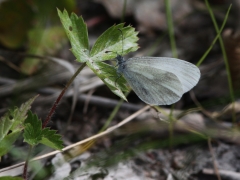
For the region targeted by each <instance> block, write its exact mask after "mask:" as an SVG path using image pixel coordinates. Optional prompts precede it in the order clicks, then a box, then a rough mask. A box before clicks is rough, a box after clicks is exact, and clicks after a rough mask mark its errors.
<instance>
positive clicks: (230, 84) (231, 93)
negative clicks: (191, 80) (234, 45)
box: [205, 0, 236, 123]
mask: <svg viewBox="0 0 240 180" xmlns="http://www.w3.org/2000/svg"><path fill="white" fill-rule="evenodd" d="M205 4H206V6H207V9H208V11H209V14H210V17H211V19H212V22H213V25H214V28H215V31H216V32H217V33H219V31H220V30H219V27H218V25H217V22H216V19H215V17H214V14H213V11H212V9H211V6H210V4H209V3H208V0H205ZM230 7H231V6H230ZM219 43H220V47H221V50H222V54H223V60H224V63H225V67H226V71H227V79H228V88H229V91H230V97H231V102H232V103H233V104H234V101H235V97H234V92H233V86H232V79H231V73H230V68H229V64H228V59H227V53H226V50H225V47H224V43H223V39H222V37H221V36H219ZM232 121H233V123H235V122H236V115H235V112H234V107H233V111H232Z"/></svg>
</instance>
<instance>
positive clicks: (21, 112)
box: [10, 95, 38, 132]
mask: <svg viewBox="0 0 240 180" xmlns="http://www.w3.org/2000/svg"><path fill="white" fill-rule="evenodd" d="M37 97H38V95H37V96H35V97H33V98H31V99H29V100H28V101H27V102H25V103H24V104H22V105H21V106H20V108H15V109H14V110H10V116H12V119H13V120H14V123H13V125H12V127H11V130H12V131H13V132H15V131H21V130H22V129H23V122H24V120H25V119H26V118H27V112H28V110H29V109H30V108H31V104H32V103H33V101H34V100H35V99H36V98H37Z"/></svg>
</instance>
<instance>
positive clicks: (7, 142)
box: [0, 131, 21, 156]
mask: <svg viewBox="0 0 240 180" xmlns="http://www.w3.org/2000/svg"><path fill="white" fill-rule="evenodd" d="M20 133H21V132H20V131H19V132H11V133H10V134H8V135H6V136H4V138H3V139H2V140H1V141H0V156H3V155H4V154H7V153H8V151H9V150H10V149H11V148H12V144H13V143H14V142H15V141H16V140H17V138H18V137H19V135H20Z"/></svg>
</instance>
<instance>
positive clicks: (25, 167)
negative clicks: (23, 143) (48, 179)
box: [23, 145, 33, 180]
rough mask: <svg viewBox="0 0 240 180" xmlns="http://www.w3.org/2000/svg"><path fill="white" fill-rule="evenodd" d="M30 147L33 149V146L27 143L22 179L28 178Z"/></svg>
mask: <svg viewBox="0 0 240 180" xmlns="http://www.w3.org/2000/svg"><path fill="white" fill-rule="evenodd" d="M32 149H33V146H31V145H29V149H28V154H27V159H26V161H25V164H24V168H23V179H24V180H27V179H28V177H27V176H28V174H27V169H28V163H29V160H30V157H31V154H32Z"/></svg>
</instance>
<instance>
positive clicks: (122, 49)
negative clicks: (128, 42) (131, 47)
mask: <svg viewBox="0 0 240 180" xmlns="http://www.w3.org/2000/svg"><path fill="white" fill-rule="evenodd" d="M118 30H119V31H120V32H121V33H122V55H123V32H122V30H121V29H119V28H118Z"/></svg>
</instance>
